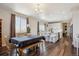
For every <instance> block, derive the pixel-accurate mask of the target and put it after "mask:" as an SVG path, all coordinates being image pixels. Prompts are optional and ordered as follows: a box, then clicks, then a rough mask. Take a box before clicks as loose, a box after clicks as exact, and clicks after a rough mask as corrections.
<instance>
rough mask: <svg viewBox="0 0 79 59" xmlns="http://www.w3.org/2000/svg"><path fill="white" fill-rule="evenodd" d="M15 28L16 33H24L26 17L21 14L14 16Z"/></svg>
mask: <svg viewBox="0 0 79 59" xmlns="http://www.w3.org/2000/svg"><path fill="white" fill-rule="evenodd" d="M15 22H16V23H15V28H16V33H26V32H27V31H26V24H27V22H26V17H22V16H16V21H15Z"/></svg>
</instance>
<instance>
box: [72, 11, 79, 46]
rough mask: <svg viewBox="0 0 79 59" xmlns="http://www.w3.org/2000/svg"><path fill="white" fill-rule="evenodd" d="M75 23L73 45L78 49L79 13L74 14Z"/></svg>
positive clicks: (73, 20)
mask: <svg viewBox="0 0 79 59" xmlns="http://www.w3.org/2000/svg"><path fill="white" fill-rule="evenodd" d="M72 22H73V45H74V47H77V42H78V41H77V40H78V39H77V35H78V34H79V11H76V12H74V13H73V17H72Z"/></svg>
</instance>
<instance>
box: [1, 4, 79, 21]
mask: <svg viewBox="0 0 79 59" xmlns="http://www.w3.org/2000/svg"><path fill="white" fill-rule="evenodd" d="M0 6H2V7H5V8H7V9H9V10H13V11H16V12H19V13H22V14H25V15H29V16H34V17H40V19H42V20H45V21H48V22H54V21H65V20H69V19H71V17H72V11H71V10H72V9H74V8H75V7H78V6H79V4H78V3H44V4H42V3H40V6H39V9H40V12H39V16H38V14H37V13H36V12H35V10H36V8H37V4H34V3H33V4H32V3H1V4H0Z"/></svg>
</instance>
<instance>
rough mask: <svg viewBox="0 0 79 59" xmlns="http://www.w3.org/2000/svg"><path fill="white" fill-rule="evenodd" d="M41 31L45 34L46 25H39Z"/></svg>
mask: <svg viewBox="0 0 79 59" xmlns="http://www.w3.org/2000/svg"><path fill="white" fill-rule="evenodd" d="M39 31H40V32H44V31H45V26H44V24H40V25H39Z"/></svg>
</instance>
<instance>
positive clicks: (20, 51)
mask: <svg viewBox="0 0 79 59" xmlns="http://www.w3.org/2000/svg"><path fill="white" fill-rule="evenodd" d="M19 55H20V56H23V49H20V48H19Z"/></svg>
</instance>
